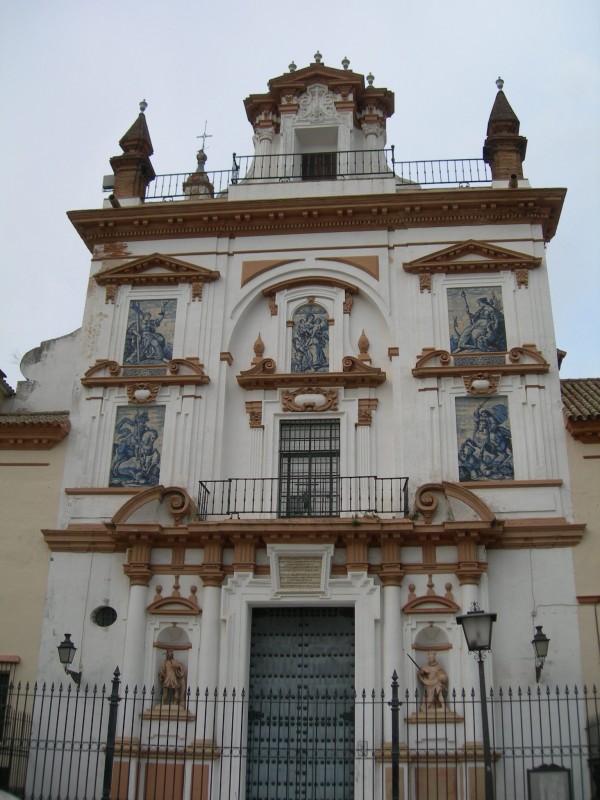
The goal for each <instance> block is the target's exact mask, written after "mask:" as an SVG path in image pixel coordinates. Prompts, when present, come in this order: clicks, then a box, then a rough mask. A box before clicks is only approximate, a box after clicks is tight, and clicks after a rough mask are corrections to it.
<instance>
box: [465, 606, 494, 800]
mask: <svg viewBox="0 0 600 800" xmlns="http://www.w3.org/2000/svg"><path fill="white" fill-rule="evenodd" d="M496 617H497V615H496V614H492V613H490V612H487V613H486V612H485V611H482V610H481V609H480V608H479V606H478V605H477V603H473V605H472V607H471V610H470V611H468V612H467V613H466V614H460V615H459V616H458V617H457V618H456V621H457V623H458V624H459V625H461V626H462V629H463V633H464V634H465V639H466V640H467V647H468V649H469V652H470V653H475V659H476V661H477V664H478V666H479V694H480V696H481V726H482V729H483V762H484V766H485V800H494V777H493V775H492V751H491V749H490V727H489V722H488V713H487V696H486V690H485V674H484V671H483V662H484V659H485V653H486V652H488V651H489V650H491V648H492V625H493V624H494V622H496Z"/></svg>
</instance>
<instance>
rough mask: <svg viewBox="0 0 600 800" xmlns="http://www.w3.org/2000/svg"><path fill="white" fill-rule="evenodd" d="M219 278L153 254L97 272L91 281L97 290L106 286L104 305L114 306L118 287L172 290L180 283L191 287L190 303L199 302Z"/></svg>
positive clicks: (214, 272)
mask: <svg viewBox="0 0 600 800" xmlns="http://www.w3.org/2000/svg"><path fill="white" fill-rule="evenodd" d="M220 276H221V273H220V272H217V271H216V270H210V269H206V268H205V267H197V266H195V264H189V263H188V262H186V261H181V260H180V259H178V258H171V257H170V256H163V255H161V254H160V253H153V254H152V255H149V256H142V257H141V258H136V259H135V260H134V261H130V262H129V263H127V264H120V265H119V266H117V267H111V268H110V269H107V270H104V271H102V272H97V273H96V274H95V275H94V280H95V281H96V283H97V284H98V285H99V286H106V302H107V303H113V302H114V300H115V296H116V292H117V287H119V286H172V285H174V284H179V283H189V284H191V286H192V300H201V299H202V287H203V286H204V284H205V283H210V282H212V281H216V280H217V279H218V278H219V277H220Z"/></svg>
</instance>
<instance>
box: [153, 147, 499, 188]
mask: <svg viewBox="0 0 600 800" xmlns="http://www.w3.org/2000/svg"><path fill="white" fill-rule="evenodd" d="M378 177H379V178H383V177H394V178H395V180H396V182H397V183H398V184H400V185H401V184H405V185H408V186H410V185H414V186H415V187H426V186H437V185H454V186H465V187H466V186H470V185H471V184H473V183H490V182H491V180H492V177H491V171H490V167H489V165H488V164H486V163H485V162H484V161H483V160H482V159H480V158H451V159H437V160H428V161H396V160H395V158H394V147H393V146H392V147H390V148H387V149H385V150H347V151H336V152H325V153H287V154H286V153H284V154H281V155H264V156H262V155H251V156H238V155H237V154H236V153H234V154H233V161H232V166H231V169H225V170H214V171H210V172H205V173H197V172H180V173H171V174H165V175H157V176H156V178H155V180H154V181H152V183H151V184H150V185H149V186H148V189H147V191H146V202H164V201H168V200H198V199H210V198H219V197H225V196H226V195H227V192H228V190H229V187H230V186H235V185H241V184H251V183H261V182H262V183H269V182H276V183H287V182H294V181H323V180H348V179H352V178H357V179H362V178H378Z"/></svg>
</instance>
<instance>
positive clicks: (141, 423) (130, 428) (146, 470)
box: [108, 406, 165, 486]
mask: <svg viewBox="0 0 600 800" xmlns="http://www.w3.org/2000/svg"><path fill="white" fill-rule="evenodd" d="M164 423H165V407H164V406H148V407H146V408H135V407H133V406H120V407H119V408H117V417H116V421H115V431H114V435H113V445H112V458H111V463H110V477H109V483H108V485H109V486H157V485H158V479H159V476H160V459H161V453H162V443H163V428H164Z"/></svg>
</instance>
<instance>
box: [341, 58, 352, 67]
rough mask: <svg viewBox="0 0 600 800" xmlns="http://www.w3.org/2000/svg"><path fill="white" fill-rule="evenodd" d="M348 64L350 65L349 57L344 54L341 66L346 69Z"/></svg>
mask: <svg viewBox="0 0 600 800" xmlns="http://www.w3.org/2000/svg"><path fill="white" fill-rule="evenodd" d="M349 66H350V59H349V58H348V56H344V57H343V58H342V67H343V68H344V69H348V67H349Z"/></svg>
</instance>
